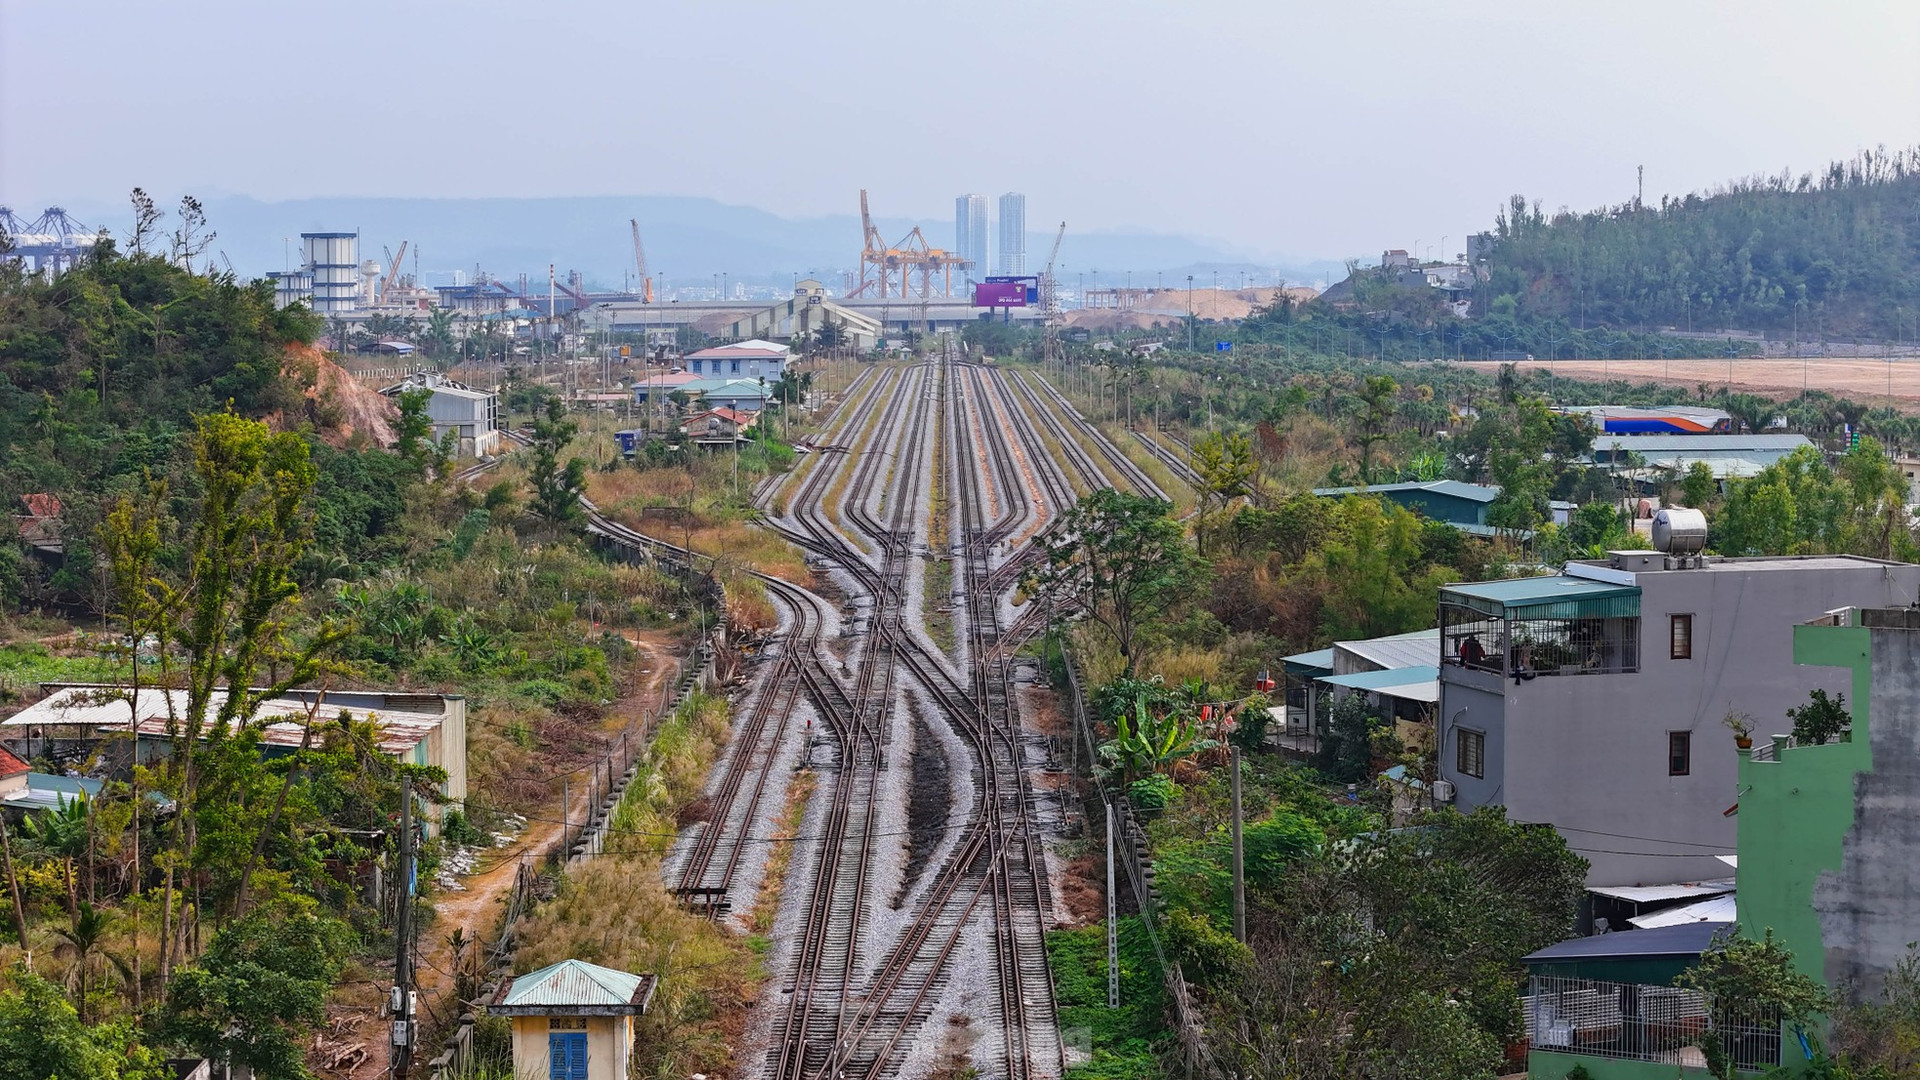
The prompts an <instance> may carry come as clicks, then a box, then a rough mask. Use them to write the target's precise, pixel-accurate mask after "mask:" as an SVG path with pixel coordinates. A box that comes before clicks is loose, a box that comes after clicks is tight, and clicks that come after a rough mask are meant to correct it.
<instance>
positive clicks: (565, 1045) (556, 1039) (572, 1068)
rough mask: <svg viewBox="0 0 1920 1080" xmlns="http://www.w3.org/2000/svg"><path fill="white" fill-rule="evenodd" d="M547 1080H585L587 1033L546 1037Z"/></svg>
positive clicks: (569, 1033)
mask: <svg viewBox="0 0 1920 1080" xmlns="http://www.w3.org/2000/svg"><path fill="white" fill-rule="evenodd" d="M547 1080H587V1033H586V1032H584V1031H582V1032H567V1033H564V1034H561V1033H555V1034H551V1035H548V1036H547Z"/></svg>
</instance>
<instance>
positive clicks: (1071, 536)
mask: <svg viewBox="0 0 1920 1080" xmlns="http://www.w3.org/2000/svg"><path fill="white" fill-rule="evenodd" d="M1172 510H1173V504H1172V503H1169V502H1167V501H1166V500H1164V499H1152V498H1147V497H1144V496H1140V495H1132V494H1128V493H1125V492H1120V491H1115V490H1113V489H1111V488H1103V489H1101V490H1099V491H1095V492H1092V493H1091V494H1089V495H1087V496H1085V497H1084V498H1082V499H1081V500H1080V501H1079V502H1077V503H1075V504H1074V505H1073V508H1072V509H1070V510H1068V511H1067V513H1066V514H1065V515H1063V516H1062V518H1061V520H1060V524H1059V526H1058V527H1056V528H1055V529H1053V530H1052V531H1051V532H1050V533H1049V534H1048V538H1047V540H1046V541H1045V552H1046V562H1045V564H1044V565H1043V566H1042V567H1041V568H1040V569H1039V570H1038V571H1036V572H1035V573H1034V574H1033V575H1032V577H1031V578H1030V583H1031V584H1032V585H1033V586H1034V587H1035V588H1036V589H1037V590H1038V591H1039V592H1040V593H1042V594H1044V595H1045V596H1047V597H1048V598H1049V599H1050V600H1052V601H1054V602H1056V603H1079V604H1080V605H1082V608H1083V610H1084V611H1085V612H1086V615H1087V617H1088V618H1091V619H1092V620H1093V621H1094V622H1095V623H1096V624H1098V625H1099V626H1100V627H1101V628H1103V629H1104V630H1106V631H1107V633H1108V634H1109V635H1110V636H1111V637H1112V638H1113V641H1114V644H1115V645H1116V646H1117V647H1118V648H1119V650H1120V657H1121V659H1122V661H1123V662H1124V663H1125V666H1126V673H1127V674H1128V675H1132V674H1133V672H1134V670H1135V668H1136V666H1137V665H1138V664H1139V661H1140V651H1141V647H1142V634H1143V633H1144V632H1145V631H1146V629H1147V627H1148V624H1149V623H1150V622H1151V620H1153V619H1154V618H1155V617H1157V616H1159V615H1160V614H1161V613H1163V612H1165V611H1166V610H1167V609H1168V608H1170V607H1172V606H1173V605H1174V604H1176V603H1178V602H1179V601H1180V600H1181V599H1182V598H1183V597H1185V596H1186V594H1187V592H1188V591H1189V590H1190V589H1191V588H1192V587H1193V586H1194V585H1195V584H1197V583H1198V582H1199V581H1200V580H1201V579H1202V577H1203V576H1204V574H1205V564H1204V563H1202V562H1201V561H1200V559H1199V557H1198V556H1197V555H1195V554H1194V552H1193V549H1192V548H1191V547H1189V546H1188V544H1187V538H1186V534H1185V533H1184V532H1183V531H1182V530H1181V528H1180V525H1179V523H1178V522H1176V521H1174V520H1173V519H1172V517H1170V516H1169V515H1170V514H1171V512H1172Z"/></svg>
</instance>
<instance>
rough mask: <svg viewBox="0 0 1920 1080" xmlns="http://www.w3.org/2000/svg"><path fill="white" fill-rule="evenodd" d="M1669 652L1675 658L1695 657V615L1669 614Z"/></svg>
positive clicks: (1687, 658) (1686, 658)
mask: <svg viewBox="0 0 1920 1080" xmlns="http://www.w3.org/2000/svg"><path fill="white" fill-rule="evenodd" d="M1667 653H1668V655H1669V656H1671V657H1672V658H1673V659H1675V660H1691V659H1693V616H1691V615H1669V616H1667Z"/></svg>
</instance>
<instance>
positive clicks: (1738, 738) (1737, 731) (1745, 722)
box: [1720, 709, 1753, 750]
mask: <svg viewBox="0 0 1920 1080" xmlns="http://www.w3.org/2000/svg"><path fill="white" fill-rule="evenodd" d="M1720 722H1721V723H1722V724H1725V725H1726V727H1727V730H1728V731H1731V732H1733V745H1735V746H1737V747H1739V748H1740V749H1742V750H1751V749H1753V717H1751V716H1748V715H1747V714H1746V713H1743V712H1736V711H1734V710H1733V709H1728V710H1727V715H1726V716H1724V717H1722V718H1721V720H1720Z"/></svg>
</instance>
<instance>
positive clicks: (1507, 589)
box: [1435, 551, 1920, 886]
mask: <svg viewBox="0 0 1920 1080" xmlns="http://www.w3.org/2000/svg"><path fill="white" fill-rule="evenodd" d="M1916 598H1920V566H1913V565H1909V564H1905V563H1892V562H1884V561H1881V560H1877V559H1867V558H1860V557H1856V556H1846V555H1823V556H1781V557H1759V558H1721V557H1718V556H1697V555H1696V556H1676V555H1667V554H1663V553H1661V552H1657V551H1625V552H1615V553H1613V555H1612V556H1611V557H1610V558H1609V559H1606V560H1594V561H1588V562H1571V563H1568V564H1567V566H1566V568H1565V572H1564V573H1562V574H1559V575H1555V576H1551V577H1536V578H1520V579H1514V580H1507V581H1490V582H1478V583H1473V584H1460V585H1449V586H1446V587H1444V588H1443V589H1441V591H1440V634H1441V637H1440V647H1441V652H1442V656H1441V667H1440V687H1439V690H1440V700H1439V708H1438V709H1437V710H1436V723H1437V724H1438V729H1437V730H1436V732H1435V738H1436V749H1437V752H1438V757H1439V776H1440V779H1441V780H1442V781H1444V783H1443V784H1441V785H1439V790H1438V791H1437V792H1436V797H1445V796H1447V795H1449V794H1451V796H1452V798H1453V800H1454V802H1455V804H1456V805H1457V806H1458V807H1459V808H1460V809H1462V810H1468V809H1472V808H1474V807H1478V806H1485V805H1502V806H1505V807H1506V809H1507V813H1508V815H1509V816H1510V817H1512V818H1513V819H1515V820H1519V821H1534V822H1546V823H1550V824H1552V825H1553V826H1555V827H1556V828H1557V829H1559V830H1560V832H1561V834H1562V835H1563V836H1565V837H1566V839H1567V843H1568V845H1569V846H1570V847H1572V848H1573V849H1574V850H1575V851H1577V852H1579V853H1580V854H1581V855H1582V856H1584V857H1585V858H1586V859H1587V860H1588V861H1589V862H1590V863H1591V864H1592V869H1591V871H1590V872H1589V874H1588V879H1587V880H1588V884H1589V885H1594V886H1609V885H1651V884H1665V883H1672V882H1682V881H1702V880H1708V879H1712V878H1721V877H1725V876H1726V873H1727V867H1726V865H1725V863H1723V862H1722V861H1720V860H1719V859H1718V858H1717V856H1721V855H1731V854H1733V853H1734V851H1735V836H1736V819H1735V817H1733V816H1732V815H1731V813H1730V811H1731V809H1732V808H1733V807H1734V806H1735V804H1736V803H1738V802H1739V798H1740V795H1739V791H1738V783H1737V779H1736V770H1737V766H1738V758H1737V755H1736V753H1735V747H1734V742H1733V733H1732V732H1730V731H1728V730H1727V729H1726V727H1725V726H1724V725H1723V724H1722V722H1721V721H1722V720H1723V718H1724V717H1725V716H1726V715H1727V714H1728V712H1730V711H1732V712H1740V713H1745V714H1747V715H1749V716H1751V717H1753V718H1754V720H1755V721H1756V723H1755V725H1754V726H1755V729H1756V730H1758V731H1762V732H1765V731H1774V730H1781V727H1782V725H1783V724H1784V723H1785V722H1786V721H1785V710H1786V709H1787V708H1788V707H1789V706H1791V705H1794V704H1796V703H1798V702H1804V701H1805V700H1806V699H1807V695H1808V693H1809V692H1811V691H1812V690H1813V689H1814V688H1816V687H1820V688H1824V689H1827V690H1829V691H1846V690H1848V689H1849V687H1848V685H1847V683H1846V678H1845V674H1844V673H1843V672H1838V671H1834V670H1831V669H1821V668H1812V667H1804V666H1796V665H1795V664H1794V662H1793V627H1794V625H1795V624H1796V623H1801V622H1805V621H1806V620H1808V619H1812V618H1815V617H1818V616H1819V615H1821V614H1822V613H1824V612H1827V611H1831V610H1833V609H1836V608H1842V607H1848V606H1856V605H1857V606H1864V607H1887V606H1901V605H1906V604H1911V603H1914V602H1915V600H1916Z"/></svg>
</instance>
